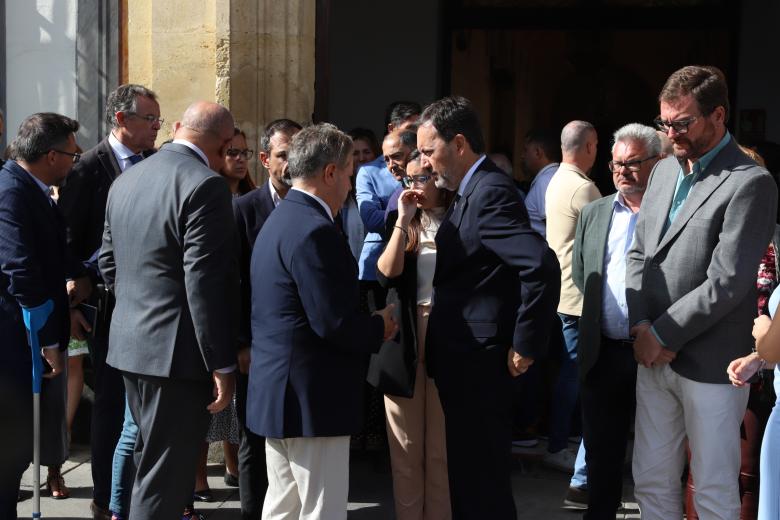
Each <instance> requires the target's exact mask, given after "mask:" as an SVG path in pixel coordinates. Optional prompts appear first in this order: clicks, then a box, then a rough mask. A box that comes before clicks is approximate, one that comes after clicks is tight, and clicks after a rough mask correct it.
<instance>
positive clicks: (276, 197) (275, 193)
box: [268, 177, 314, 207]
mask: <svg viewBox="0 0 780 520" xmlns="http://www.w3.org/2000/svg"><path fill="white" fill-rule="evenodd" d="M268 189H270V190H271V200H272V201H273V203H274V207H277V206H278V205H279V203H280V202H282V197H280V196H279V192H278V191H276V188H274V183H273V182H271V178H270V177H269V178H268ZM310 195H311V194H310ZM313 196H314V195H312V197H313Z"/></svg>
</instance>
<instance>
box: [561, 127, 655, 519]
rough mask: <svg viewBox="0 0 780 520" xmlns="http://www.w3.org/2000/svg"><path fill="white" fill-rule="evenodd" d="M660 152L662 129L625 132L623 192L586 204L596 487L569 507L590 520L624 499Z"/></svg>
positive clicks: (591, 474)
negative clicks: (631, 260)
mask: <svg viewBox="0 0 780 520" xmlns="http://www.w3.org/2000/svg"><path fill="white" fill-rule="evenodd" d="M660 152H661V140H660V138H659V137H658V134H657V133H656V131H655V129H653V128H651V127H649V126H644V125H640V124H638V123H631V124H628V125H626V126H624V127H622V128H620V129H618V130H617V131H616V132H615V135H614V141H613V145H612V160H611V161H610V162H609V169H610V171H611V172H612V180H613V182H614V184H615V189H617V190H618V193H617V194H613V195H608V196H606V197H603V198H601V199H599V200H597V201H594V202H592V203H590V204H588V205H587V206H585V207H584V208H583V209H582V212H581V213H580V218H579V220H578V221H577V232H576V235H575V238H574V250H573V254H572V261H571V266H572V271H571V277H572V281H574V284H575V285H576V286H577V288H578V289H579V290H580V291H581V292H582V294H583V299H582V301H583V305H582V316H581V317H580V329H579V340H578V344H577V351H578V353H577V361H578V364H579V373H580V381H581V386H580V399H581V401H582V418H583V420H582V432H583V433H582V436H583V440H584V442H585V462H586V465H587V468H588V488H587V493H585V495H586V497H583V496H582V495H583V493H582V491H580V490H578V489H577V488H573V487H571V486H570V487H569V491H568V493H567V495H566V498H565V499H564V506H566V507H570V508H572V507H574V506H575V505H576V504H577V503H578V502H579V501H580V500H581V498H586V500H585V502H586V506H587V509H588V512H587V513H585V518H586V519H588V520H595V519H605V518H608V519H610V520H613V519H614V518H615V513H616V512H617V509H618V507H620V502H621V498H622V492H623V461H624V459H625V456H626V445H627V444H628V431H629V426H630V424H631V418H632V417H633V415H634V406H635V398H634V388H635V387H636V361H634V351H633V349H632V342H631V339H630V336H629V325H628V309H627V307H626V283H625V281H626V253H627V252H628V249H629V247H630V246H631V243H632V242H633V240H634V230H635V229H636V221H637V218H638V217H639V209H640V207H641V204H642V198H643V197H644V193H645V189H646V187H647V180H648V178H649V177H650V171H651V170H652V169H653V166H655V163H656V162H658V156H659V154H660ZM578 499H580V500H578Z"/></svg>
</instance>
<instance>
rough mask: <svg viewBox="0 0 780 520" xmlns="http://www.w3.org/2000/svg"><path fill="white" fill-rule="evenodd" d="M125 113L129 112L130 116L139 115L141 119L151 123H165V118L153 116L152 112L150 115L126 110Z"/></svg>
mask: <svg viewBox="0 0 780 520" xmlns="http://www.w3.org/2000/svg"><path fill="white" fill-rule="evenodd" d="M125 114H127V115H128V116H135V117H137V118H139V119H143V120H144V121H146V122H147V123H149V124H150V125H153V124H155V123H158V124H163V123H164V122H165V119H163V118H162V117H157V116H153V115H151V114H150V115H148V116H142V115H140V114H137V113H135V112H125Z"/></svg>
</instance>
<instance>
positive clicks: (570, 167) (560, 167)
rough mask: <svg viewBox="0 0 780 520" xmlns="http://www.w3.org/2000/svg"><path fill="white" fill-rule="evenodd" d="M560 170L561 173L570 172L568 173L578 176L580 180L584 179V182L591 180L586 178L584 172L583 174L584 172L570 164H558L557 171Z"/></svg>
mask: <svg viewBox="0 0 780 520" xmlns="http://www.w3.org/2000/svg"><path fill="white" fill-rule="evenodd" d="M561 170H563V171H570V172H572V173H576V174H577V175H579V176H580V177H582V178H583V179H585V180H586V181H590V180H591V178H590V177H588V176H587V175H586V174H585V172H584V171H582V170H580V169H579V168H578V167H576V166H574V165H573V164H571V163H567V162H562V163H561V164H559V165H558V171H561Z"/></svg>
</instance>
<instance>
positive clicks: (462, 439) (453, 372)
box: [432, 347, 517, 520]
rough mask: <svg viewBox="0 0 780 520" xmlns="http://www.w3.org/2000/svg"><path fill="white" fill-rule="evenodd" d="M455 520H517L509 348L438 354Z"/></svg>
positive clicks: (436, 373)
mask: <svg viewBox="0 0 780 520" xmlns="http://www.w3.org/2000/svg"><path fill="white" fill-rule="evenodd" d="M432 375H433V377H434V380H435V381H436V386H437V388H438V390H439V398H440V399H441V404H442V408H443V409H444V420H445V431H446V434H447V465H448V474H449V481H450V502H451V504H452V518H453V519H454V520H482V519H485V518H490V519H491V520H504V519H506V520H510V519H511V520H514V519H515V518H516V517H517V513H516V510H515V503H514V499H513V497H512V485H511V468H512V459H511V446H512V378H511V376H510V375H509V370H508V368H507V349H506V348H501V347H492V348H489V349H481V350H476V351H474V352H469V353H457V354H452V353H445V352H440V353H436V363H435V368H434V373H433V374H432Z"/></svg>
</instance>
